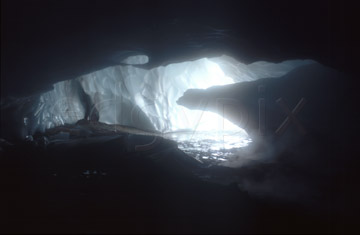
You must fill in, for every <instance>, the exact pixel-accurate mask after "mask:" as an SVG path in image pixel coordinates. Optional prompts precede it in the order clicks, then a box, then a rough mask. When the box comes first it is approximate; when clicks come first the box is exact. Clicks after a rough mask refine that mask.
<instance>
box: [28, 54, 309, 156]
mask: <svg viewBox="0 0 360 235" xmlns="http://www.w3.org/2000/svg"><path fill="white" fill-rule="evenodd" d="M148 60H149V58H148V57H147V56H146V55H135V56H130V57H128V58H126V59H124V60H123V61H122V62H123V63H126V64H120V65H117V66H111V67H107V68H104V69H101V70H98V71H95V72H92V73H89V74H85V75H83V76H80V77H78V78H76V79H73V80H67V81H61V82H58V83H56V84H54V89H53V90H51V91H48V92H46V93H44V94H42V95H41V96H40V97H39V99H38V102H37V104H36V103H35V104H34V105H35V107H36V108H35V109H33V111H32V113H28V114H27V116H26V117H24V118H25V120H26V121H27V123H31V125H29V126H28V127H27V128H29V130H30V132H29V133H28V134H30V135H32V134H34V133H35V132H36V131H41V132H44V131H45V130H46V129H49V128H53V127H56V126H60V125H64V124H74V123H76V122H77V121H79V120H81V119H94V118H95V119H97V120H96V121H99V122H101V123H106V124H118V125H123V126H129V127H134V128H138V129H141V130H146V131H152V132H156V133H158V134H159V133H160V134H161V135H162V136H163V137H165V138H170V139H174V140H176V141H178V142H179V143H180V144H181V143H183V142H184V141H186V142H187V143H188V144H189V142H194V141H195V142H198V141H200V142H202V143H204V141H205V140H209V139H210V140H212V141H213V142H215V143H216V144H215V145H212V146H211V147H210V144H208V145H206V147H207V148H209V147H210V148H211V149H212V150H220V149H231V148H239V147H243V146H246V145H247V144H248V143H249V142H251V138H250V137H249V136H248V134H247V133H246V131H245V130H244V129H243V128H241V126H239V125H237V124H236V123H232V122H231V121H229V120H227V119H226V118H224V113H222V112H224V109H223V108H222V107H220V106H221V105H220V104H219V105H218V111H217V112H212V111H207V100H206V99H204V100H201V101H200V105H198V107H195V108H191V109H189V108H188V107H185V106H183V105H180V104H178V103H177V101H178V100H179V98H181V97H182V96H183V95H184V93H185V92H186V91H187V90H189V89H203V90H204V89H207V88H210V87H213V86H222V85H229V84H234V83H241V82H246V81H255V80H257V79H260V78H274V77H281V76H283V75H285V74H287V73H288V72H289V71H291V70H293V69H295V68H297V67H301V66H304V65H307V64H312V63H315V62H314V61H312V60H288V61H284V62H281V63H270V62H264V61H259V62H255V63H251V64H249V65H246V64H244V63H241V62H239V61H237V60H235V59H234V58H232V57H229V56H226V55H223V56H220V57H213V58H206V57H205V58H201V59H197V60H194V61H185V62H179V63H173V64H168V65H164V66H159V67H155V68H152V69H144V68H140V67H137V66H136V65H139V64H146V63H147V62H148ZM205 133H206V134H205ZM190 145H191V146H189V145H184V146H182V145H181V147H182V149H183V150H184V151H187V150H189V149H196V148H194V146H193V144H190ZM198 149H199V148H198ZM200 150H204V147H203V148H202V149H201V148H200ZM203 157H204V158H207V156H203ZM218 159H223V158H218ZM223 160H224V159H223Z"/></svg>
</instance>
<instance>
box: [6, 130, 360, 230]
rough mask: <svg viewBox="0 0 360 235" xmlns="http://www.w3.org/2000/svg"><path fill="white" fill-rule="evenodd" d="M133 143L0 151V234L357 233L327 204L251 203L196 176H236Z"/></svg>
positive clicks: (110, 137)
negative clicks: (143, 148)
mask: <svg viewBox="0 0 360 235" xmlns="http://www.w3.org/2000/svg"><path fill="white" fill-rule="evenodd" d="M63 131H64V129H62V131H61V132H63ZM59 133H60V132H53V133H51V135H52V136H56V135H57V134H59ZM78 133H80V132H78ZM62 134H63V133H62ZM51 135H48V136H47V137H49V138H50V137H51ZM145 136H146V135H145ZM73 137H74V136H73ZM37 138H40V137H37ZM142 138H144V136H142V137H141V136H139V135H137V134H136V133H129V132H126V131H124V132H116V131H115V132H107V134H106V135H104V133H102V134H98V135H92V136H81V135H76V136H75V137H74V138H70V139H68V140H66V141H64V140H62V141H60V140H56V139H55V140H54V139H53V140H52V141H50V143H48V144H47V146H46V147H44V146H43V145H41V143H42V142H41V141H39V142H37V144H35V145H34V143H33V142H31V143H30V142H20V143H16V144H14V145H11V146H8V147H7V148H5V149H3V150H2V152H1V153H2V154H1V158H0V160H1V164H0V172H1V173H0V174H1V175H0V179H1V181H0V182H1V184H0V186H1V197H2V200H1V202H2V208H5V210H1V217H2V218H3V219H1V222H0V223H1V224H2V225H1V229H0V231H1V232H2V233H7V234H8V233H347V232H353V231H356V230H357V229H358V228H357V226H356V224H357V221H356V219H355V218H356V216H355V215H354V214H353V212H351V211H347V210H346V209H345V208H344V209H343V210H341V209H340V211H341V212H342V213H338V211H339V210H338V211H336V212H334V211H332V210H330V209H329V208H328V207H326V204H324V205H325V206H324V205H321V206H316V205H314V204H306V203H301V202H298V201H288V200H279V199H278V200H274V199H271V198H268V197H257V196H256V195H253V194H249V193H248V192H247V191H246V190H243V189H241V188H239V187H238V186H237V184H236V183H231V182H230V183H223V184H220V183H216V182H215V181H214V180H213V181H211V180H206V179H205V178H206V177H205V175H210V176H211V175H212V176H215V175H218V176H219V175H223V176H224V175H225V176H226V175H231V174H234V172H236V170H234V169H230V168H225V167H203V166H202V165H201V164H199V163H198V162H197V161H196V160H194V159H193V158H191V157H188V156H187V155H186V154H184V153H183V152H182V151H180V150H179V149H178V148H177V147H176V145H174V143H173V142H172V141H169V140H163V141H162V142H161V143H160V144H158V145H157V146H156V147H154V148H152V149H151V150H147V151H134V149H133V147H134V143H135V144H136V143H141V141H143V139H142ZM146 138H151V136H146ZM40 139H41V138H40ZM146 141H148V140H145V142H146ZM242 174H246V172H245V173H244V172H243V173H242ZM201 175H202V176H203V177H201ZM199 176H200V177H199Z"/></svg>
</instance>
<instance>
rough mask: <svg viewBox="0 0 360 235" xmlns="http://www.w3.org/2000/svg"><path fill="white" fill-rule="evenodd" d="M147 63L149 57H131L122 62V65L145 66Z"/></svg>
mask: <svg viewBox="0 0 360 235" xmlns="http://www.w3.org/2000/svg"><path fill="white" fill-rule="evenodd" d="M148 62H149V57H148V56H147V55H132V56H129V57H127V58H126V59H124V60H122V61H121V63H123V64H132V65H136V64H147V63H148Z"/></svg>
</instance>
